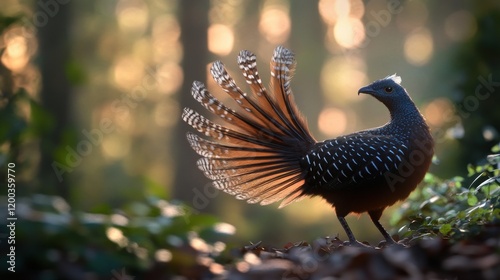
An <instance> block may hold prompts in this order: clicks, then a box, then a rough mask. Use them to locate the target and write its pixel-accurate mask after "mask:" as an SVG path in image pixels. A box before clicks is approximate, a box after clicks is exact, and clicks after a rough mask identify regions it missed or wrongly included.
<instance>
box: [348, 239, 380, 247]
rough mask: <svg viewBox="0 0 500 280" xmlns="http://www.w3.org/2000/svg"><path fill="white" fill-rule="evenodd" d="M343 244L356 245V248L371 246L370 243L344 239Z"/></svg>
mask: <svg viewBox="0 0 500 280" xmlns="http://www.w3.org/2000/svg"><path fill="white" fill-rule="evenodd" d="M343 245H344V246H351V247H358V248H373V247H372V246H370V245H367V244H364V243H361V242H359V241H358V240H350V241H345V242H344V244H343Z"/></svg>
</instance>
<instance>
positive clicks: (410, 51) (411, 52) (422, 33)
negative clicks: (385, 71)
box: [404, 28, 434, 66]
mask: <svg viewBox="0 0 500 280" xmlns="http://www.w3.org/2000/svg"><path fill="white" fill-rule="evenodd" d="M433 52H434V42H433V39H432V35H431V32H430V31H429V30H428V29H426V28H421V29H418V30H416V31H414V32H412V33H410V34H409V35H408V36H407V37H406V40H405V45H404V53H405V57H406V60H407V61H408V62H409V63H411V64H413V65H415V66H422V65H424V64H426V63H427V62H429V60H430V59H431V57H432V54H433Z"/></svg>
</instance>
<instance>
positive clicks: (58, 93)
mask: <svg viewBox="0 0 500 280" xmlns="http://www.w3.org/2000/svg"><path fill="white" fill-rule="evenodd" d="M280 44H282V45H285V46H286V47H288V48H290V49H292V50H293V51H294V52H295V54H296V59H297V63H298V65H297V72H296V76H295V78H294V80H293V81H292V88H293V90H294V94H295V100H296V101H297V103H298V107H299V108H300V109H301V110H302V112H303V114H304V115H305V116H306V117H307V119H308V122H309V126H310V128H311V129H312V131H313V133H314V135H315V136H316V138H317V139H319V140H321V139H327V138H332V137H335V136H338V135H342V134H346V133H350V132H354V131H357V130H360V129H366V128H370V127H374V126H379V125H383V124H384V123H385V122H386V121H387V120H388V118H389V115H388V112H387V110H386V109H385V108H384V107H383V105H382V104H380V103H379V102H377V101H376V100H374V99H372V98H369V97H367V96H358V95H357V90H358V89H359V88H360V87H361V86H363V85H366V84H368V83H369V82H371V81H373V80H376V79H379V78H382V77H385V76H387V75H390V74H393V73H397V74H399V75H401V76H402V79H403V82H402V84H403V86H404V87H405V88H406V89H407V90H408V91H409V93H410V95H411V96H412V98H413V100H414V101H415V103H416V104H417V106H418V107H419V108H420V109H421V112H422V113H423V114H424V115H425V117H426V118H427V120H428V123H429V124H430V126H431V127H432V132H433V135H434V137H435V140H436V143H437V147H436V157H435V160H434V164H433V165H432V167H431V170H430V172H431V173H433V174H434V175H436V176H438V177H442V178H449V177H452V176H464V177H465V176H467V168H466V166H467V164H469V163H471V164H479V163H480V161H481V160H482V159H484V158H485V156H486V155H487V154H488V153H489V152H490V149H491V147H492V146H494V145H495V144H497V143H498V142H499V141H500V135H499V129H500V110H499V105H500V2H498V1H495V0H489V1H465V0H460V1H451V0H450V1H420V0H413V1H404V0H401V1H398V0H387V1H386V0H370V1H362V0H319V1H286V0H259V1H250V0H211V1H193V0H182V1H181V0H109V1H98V0H87V1H70V0H64V1H63V0H38V1H28V0H3V1H2V8H1V9H0V55H1V63H0V75H1V80H0V110H2V112H1V119H0V166H1V168H2V169H1V171H0V175H1V176H0V178H1V179H2V182H6V175H5V172H6V170H7V167H6V166H7V164H8V163H9V162H13V163H15V164H16V172H17V173H16V176H17V177H16V179H17V188H16V195H17V199H18V201H21V199H22V198H23V197H26V198H30V197H31V198H33V197H34V196H35V195H37V197H38V198H39V196H38V195H40V194H43V195H51V196H56V197H60V198H61V200H57V201H58V202H57V203H59V204H58V205H59V206H57V207H62V208H65V209H66V208H67V209H71V210H68V211H84V212H88V213H107V214H109V213H115V212H117V211H118V212H119V211H120V209H124V208H126V207H132V208H134V209H135V210H134V211H136V212H140V211H141V209H143V206H141V205H142V204H141V203H142V202H143V201H145V200H147V199H148V198H151V197H156V198H158V199H160V201H177V200H178V201H182V202H184V203H185V204H186V205H187V206H189V207H190V208H189V209H190V210H189V211H192V212H193V213H197V214H206V213H209V214H213V215H214V216H216V217H217V219H218V220H219V221H222V222H224V223H228V224H230V225H233V226H234V229H235V233H234V235H233V236H232V237H231V242H233V243H234V244H244V243H246V242H248V241H258V240H263V241H265V242H266V243H268V244H283V243H285V242H288V241H297V240H309V239H312V238H315V237H318V236H326V235H332V236H335V235H336V234H337V233H340V236H341V237H342V238H345V236H343V234H344V233H343V231H342V230H341V227H340V225H339V224H338V223H337V221H336V218H335V216H334V211H333V210H332V209H331V208H330V206H328V205H327V204H326V203H324V202H323V201H321V200H320V199H309V200H303V201H301V202H300V203H297V204H294V205H290V206H288V207H286V208H284V209H281V210H278V209H277V205H271V206H266V207H261V206H258V205H248V204H246V203H244V202H242V201H238V200H236V199H234V198H233V197H231V196H229V195H226V194H224V193H222V192H219V191H217V190H215V189H213V188H211V187H210V184H209V180H208V179H206V178H204V177H203V175H202V173H201V172H200V171H199V170H198V169H197V168H196V164H195V161H196V159H197V158H198V157H197V155H196V154H195V153H194V152H193V151H192V150H191V149H190V147H189V146H188V144H187V141H186V140H185V133H186V131H188V130H189V129H190V128H189V127H188V126H187V125H186V124H184V123H183V122H182V121H181V119H180V115H181V111H182V108H183V107H186V106H188V107H191V108H194V109H196V110H198V111H201V112H203V110H204V109H203V108H202V107H201V106H200V105H199V104H196V102H195V101H194V100H193V99H192V97H191V95H190V87H191V83H192V82H193V81H194V80H200V81H203V82H206V83H207V84H208V87H209V89H210V90H211V92H212V93H214V94H216V96H218V97H219V98H221V99H223V100H227V99H228V97H226V96H224V95H223V94H222V92H221V91H220V90H219V89H218V88H217V87H216V86H215V84H214V83H213V81H212V80H211V78H210V77H209V74H208V72H207V69H208V67H209V66H210V62H211V61H214V60H222V61H223V62H224V63H225V64H226V66H227V69H228V70H229V72H230V73H231V74H232V75H233V77H234V78H235V79H236V80H237V81H239V82H240V83H241V84H242V87H244V80H243V79H242V76H240V73H239V69H238V67H237V64H236V56H237V54H238V52H239V51H240V50H242V49H248V50H251V51H253V52H254V53H256V54H257V57H258V61H257V62H258V65H259V66H260V72H261V74H262V77H263V80H264V81H267V80H268V77H269V75H268V73H267V72H268V71H267V69H268V63H269V60H270V58H271V55H272V51H273V49H274V48H275V47H276V46H277V45H280ZM206 115H207V116H208V114H206ZM0 195H1V196H6V193H2V194H0ZM6 201H7V199H6V198H5V199H4V198H2V200H1V202H0V203H1V204H2V205H4V203H5V202H6ZM64 201H65V202H64ZM53 203H56V202H53ZM57 203H56V204H57ZM61 205H62V206H61ZM130 205H132V206H130ZM54 207H55V206H54ZM141 207H142V208H141ZM394 207H397V206H394ZM394 207H393V209H394ZM21 210H22V209H21ZM21 210H19V209H18V211H21ZM5 212H6V211H5ZM390 213H391V211H386V214H385V215H384V219H385V221H383V223H384V224H388V220H389V218H390ZM349 219H350V220H351V222H350V223H349V224H350V225H351V227H352V229H353V231H354V233H355V234H356V235H357V236H358V238H359V239H361V240H369V241H374V240H380V238H381V237H380V236H378V233H377V231H376V229H375V228H374V227H373V225H372V224H371V223H370V222H369V219H368V217H365V215H363V216H361V217H355V216H353V217H349ZM353 220H358V221H353ZM226 225H227V224H226ZM227 226H229V225H227ZM394 230H396V229H394ZM229 231H231V228H230V229H229ZM108 237H109V235H108ZM110 238H111V237H110Z"/></svg>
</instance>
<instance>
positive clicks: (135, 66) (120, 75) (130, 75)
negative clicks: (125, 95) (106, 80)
mask: <svg viewBox="0 0 500 280" xmlns="http://www.w3.org/2000/svg"><path fill="white" fill-rule="evenodd" d="M112 69H113V81H114V82H115V85H116V86H117V87H118V88H121V89H123V90H126V91H130V89H131V88H133V87H134V86H136V85H138V84H140V81H141V78H142V76H143V75H144V63H143V62H142V61H141V60H139V59H137V58H135V57H133V56H124V57H120V58H118V59H117V60H116V61H115V63H114V66H113V68H112Z"/></svg>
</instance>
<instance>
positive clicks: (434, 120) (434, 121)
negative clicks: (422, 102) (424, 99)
mask: <svg viewBox="0 0 500 280" xmlns="http://www.w3.org/2000/svg"><path fill="white" fill-rule="evenodd" d="M453 114H454V109H453V104H452V103H451V101H450V100H449V99H447V98H437V99H434V100H433V101H432V102H430V103H429V104H427V106H425V108H424V116H425V118H426V120H427V122H428V123H429V125H431V126H435V127H436V126H437V127H439V126H442V125H443V124H445V123H446V122H449V121H451V118H452V116H453Z"/></svg>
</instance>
